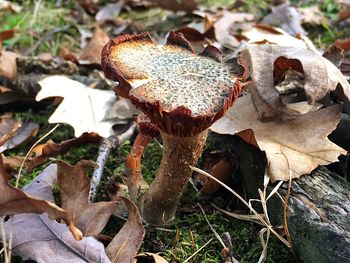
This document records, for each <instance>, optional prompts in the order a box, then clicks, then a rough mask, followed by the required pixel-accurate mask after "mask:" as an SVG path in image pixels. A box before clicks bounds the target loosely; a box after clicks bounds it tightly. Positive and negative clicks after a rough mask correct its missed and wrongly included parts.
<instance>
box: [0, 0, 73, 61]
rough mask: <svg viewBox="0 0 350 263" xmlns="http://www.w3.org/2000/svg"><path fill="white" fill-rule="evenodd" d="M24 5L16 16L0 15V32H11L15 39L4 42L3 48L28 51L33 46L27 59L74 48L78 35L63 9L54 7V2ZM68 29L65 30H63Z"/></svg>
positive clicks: (67, 12)
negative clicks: (12, 31) (11, 30)
mask: <svg viewBox="0 0 350 263" xmlns="http://www.w3.org/2000/svg"><path fill="white" fill-rule="evenodd" d="M36 3H40V4H38V5H37V8H36V7H35V5H33V4H32V2H31V1H24V5H23V9H22V11H21V12H20V13H12V14H10V15H1V14H0V31H2V30H8V29H15V31H16V35H15V37H13V38H12V39H8V40H6V41H4V43H3V44H4V46H5V47H8V48H10V49H21V50H23V49H24V48H31V47H33V46H36V45H37V48H36V49H34V50H33V52H29V54H28V55H37V54H39V53H42V52H48V53H50V54H53V55H58V54H59V51H60V48H61V47H62V46H64V47H67V48H69V49H72V48H74V47H76V39H75V36H77V34H78V31H77V28H75V27H73V26H71V25H74V23H75V22H73V21H72V20H71V19H70V16H69V11H68V9H67V8H57V7H55V1H37V2H36ZM67 25H68V26H67Z"/></svg>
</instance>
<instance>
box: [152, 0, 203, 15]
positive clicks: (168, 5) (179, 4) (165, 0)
mask: <svg viewBox="0 0 350 263" xmlns="http://www.w3.org/2000/svg"><path fill="white" fill-rule="evenodd" d="M150 1H151V3H153V4H155V5H157V6H159V7H161V8H164V9H168V10H172V11H186V12H188V13H190V12H192V11H193V10H195V9H196V8H197V1H196V0H181V1H174V0H150Z"/></svg>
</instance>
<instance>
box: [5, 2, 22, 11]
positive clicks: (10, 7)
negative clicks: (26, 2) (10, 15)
mask: <svg viewBox="0 0 350 263" xmlns="http://www.w3.org/2000/svg"><path fill="white" fill-rule="evenodd" d="M0 10H8V11H11V12H15V13H19V12H20V11H21V10H22V7H21V6H20V5H18V4H17V3H13V1H7V0H0Z"/></svg>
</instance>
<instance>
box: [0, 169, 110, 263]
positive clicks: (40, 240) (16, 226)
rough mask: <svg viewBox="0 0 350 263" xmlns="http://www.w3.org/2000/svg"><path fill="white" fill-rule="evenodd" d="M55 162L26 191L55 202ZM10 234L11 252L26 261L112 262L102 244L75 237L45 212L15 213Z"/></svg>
mask: <svg viewBox="0 0 350 263" xmlns="http://www.w3.org/2000/svg"><path fill="white" fill-rule="evenodd" d="M56 171H57V168H56V165H55V164H52V165H50V166H49V167H47V168H46V169H45V170H44V171H43V172H42V173H41V174H40V175H39V176H38V177H36V178H35V179H34V180H33V182H32V183H30V184H29V185H27V186H25V188H24V190H25V191H26V192H27V194H31V195H33V196H36V198H42V199H46V200H48V201H51V202H53V200H54V199H53V195H52V191H51V187H52V184H53V183H54V182H55V181H56ZM5 229H6V234H7V237H8V236H9V233H10V230H11V229H12V231H13V242H12V251H13V252H14V254H16V255H20V256H21V257H22V259H23V260H35V261H36V262H38V263H47V262H52V263H68V262H74V263H80V262H96V263H110V260H109V259H108V257H107V256H106V254H105V252H104V247H103V245H102V243H100V242H98V241H97V240H95V239H93V238H92V237H85V238H83V239H82V240H81V241H79V242H78V241H76V240H74V238H73V236H72V234H71V233H70V232H69V230H68V228H67V227H66V226H65V225H63V224H60V223H58V222H57V221H56V220H49V219H48V217H47V215H46V214H41V215H36V214H24V215H15V216H14V217H13V218H12V219H9V220H8V221H7V222H6V223H5ZM0 237H1V234H0Z"/></svg>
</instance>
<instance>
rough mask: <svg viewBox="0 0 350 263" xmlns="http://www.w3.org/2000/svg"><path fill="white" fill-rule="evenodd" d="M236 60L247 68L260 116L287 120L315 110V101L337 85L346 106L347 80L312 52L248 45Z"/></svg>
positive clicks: (316, 104)
mask: <svg viewBox="0 0 350 263" xmlns="http://www.w3.org/2000/svg"><path fill="white" fill-rule="evenodd" d="M240 63H241V64H242V65H244V67H245V68H246V69H248V68H249V69H250V75H251V78H252V82H251V84H250V86H249V90H250V92H251V94H252V98H253V101H254V105H255V107H256V108H257V111H258V113H259V118H261V119H269V118H271V117H281V118H282V119H290V118H295V117H296V116H298V115H300V114H305V113H307V112H311V111H314V110H317V109H318V108H319V107H320V104H319V103H318V102H319V101H320V100H321V99H322V98H324V97H325V96H326V95H327V94H328V93H329V92H331V91H335V90H336V88H337V86H338V84H340V85H341V88H342V90H341V91H342V92H339V93H340V95H342V94H341V93H343V96H342V97H341V99H342V100H343V101H344V102H345V105H346V106H347V107H348V108H350V102H349V98H350V85H349V83H348V82H347V81H346V79H345V78H344V76H343V75H342V73H341V72H340V71H339V70H338V68H337V67H335V66H334V65H333V64H332V63H331V62H330V61H328V60H327V59H325V58H323V57H322V56H321V55H319V54H318V53H316V52H314V51H311V50H306V49H302V48H296V47H294V48H292V47H282V46H277V45H265V44H264V45H250V46H249V47H248V48H247V49H245V50H243V51H242V52H241V54H240ZM305 97H306V99H305Z"/></svg>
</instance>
